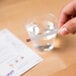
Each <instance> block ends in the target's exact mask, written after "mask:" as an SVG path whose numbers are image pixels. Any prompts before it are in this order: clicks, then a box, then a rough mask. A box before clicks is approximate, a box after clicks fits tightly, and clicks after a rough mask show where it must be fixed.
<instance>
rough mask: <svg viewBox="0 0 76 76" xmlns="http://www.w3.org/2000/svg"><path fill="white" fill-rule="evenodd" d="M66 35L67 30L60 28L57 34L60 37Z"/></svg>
mask: <svg viewBox="0 0 76 76" xmlns="http://www.w3.org/2000/svg"><path fill="white" fill-rule="evenodd" d="M67 33H68V30H67V28H65V27H63V28H61V29H60V30H59V34H60V35H66V34H67Z"/></svg>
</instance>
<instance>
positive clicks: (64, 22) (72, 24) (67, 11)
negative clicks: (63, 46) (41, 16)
mask: <svg viewBox="0 0 76 76" xmlns="http://www.w3.org/2000/svg"><path fill="white" fill-rule="evenodd" d="M58 27H59V29H60V30H59V34H60V35H66V34H69V33H72V34H75V33H76V0H72V1H71V2H70V3H68V4H67V5H66V6H65V7H64V8H63V9H62V11H61V14H60V18H59V22H58Z"/></svg>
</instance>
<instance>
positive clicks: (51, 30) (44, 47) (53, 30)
mask: <svg viewBox="0 0 76 76" xmlns="http://www.w3.org/2000/svg"><path fill="white" fill-rule="evenodd" d="M25 26H26V29H27V31H28V34H29V36H30V39H31V41H32V43H33V45H34V47H35V48H38V49H39V50H41V51H51V50H52V49H53V48H54V46H55V45H54V40H55V38H56V36H57V33H58V29H57V19H56V17H55V16H54V15H53V14H51V13H50V14H48V15H43V16H36V17H34V18H31V19H29V20H28V21H27V22H26V25H25Z"/></svg>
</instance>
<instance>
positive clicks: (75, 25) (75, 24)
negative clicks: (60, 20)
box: [59, 17, 76, 35]
mask: <svg viewBox="0 0 76 76" xmlns="http://www.w3.org/2000/svg"><path fill="white" fill-rule="evenodd" d="M75 32H76V17H75V18H72V19H70V20H69V21H68V22H66V23H65V24H64V25H63V26H62V27H61V28H60V30H59V34H60V35H66V34H69V33H72V34H74V33H75Z"/></svg>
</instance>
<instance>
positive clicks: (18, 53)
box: [0, 29, 43, 76]
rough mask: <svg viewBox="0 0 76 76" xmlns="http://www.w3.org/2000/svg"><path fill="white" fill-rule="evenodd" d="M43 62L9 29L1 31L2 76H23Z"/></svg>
mask: <svg viewBox="0 0 76 76" xmlns="http://www.w3.org/2000/svg"><path fill="white" fill-rule="evenodd" d="M42 60H43V59H42V58H41V57H40V56H38V55H37V54H36V53H35V52H33V51H32V50H31V49H30V48H29V47H27V46H26V45H25V44H24V43H23V42H22V41H21V40H20V39H18V38H17V37H16V36H15V35H14V34H12V33H11V32H10V31H9V30H8V29H3V30H2V31H0V76H21V74H23V73H24V72H26V71H28V70H29V69H31V68H32V67H33V66H35V65H36V64H38V63H40V62H41V61H42Z"/></svg>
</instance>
